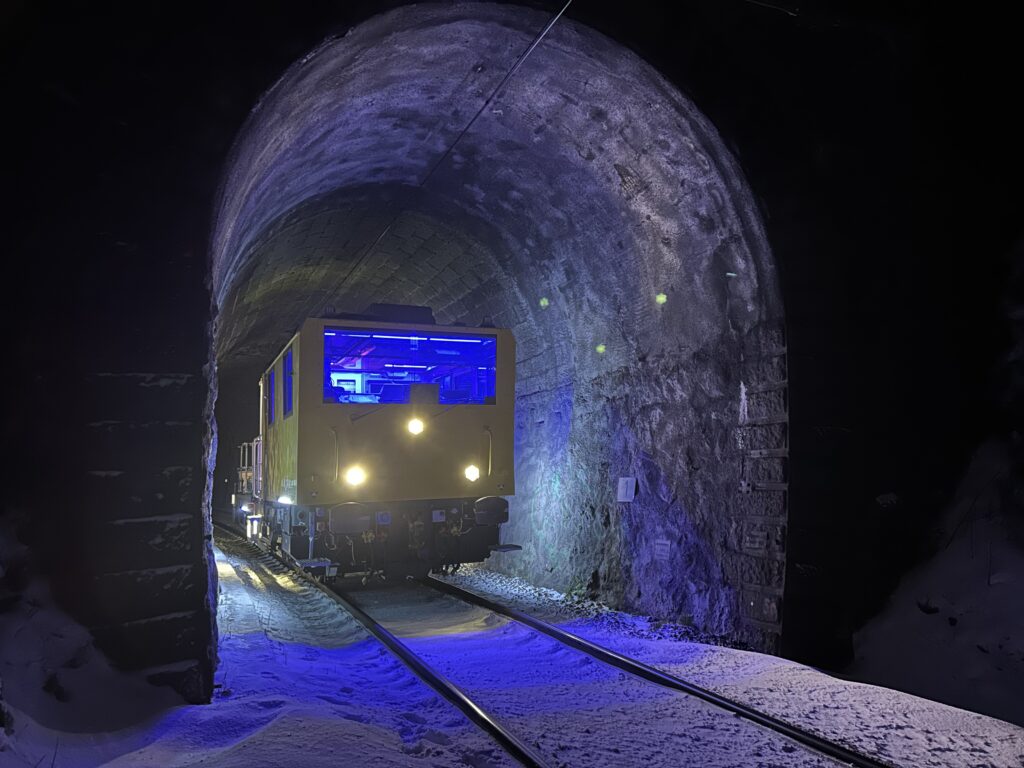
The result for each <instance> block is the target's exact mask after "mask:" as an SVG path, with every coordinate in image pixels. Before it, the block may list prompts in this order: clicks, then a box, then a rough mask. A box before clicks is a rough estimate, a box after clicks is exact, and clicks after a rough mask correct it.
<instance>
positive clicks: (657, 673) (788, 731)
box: [423, 578, 894, 768]
mask: <svg viewBox="0 0 1024 768" xmlns="http://www.w3.org/2000/svg"><path fill="white" fill-rule="evenodd" d="M423 583H424V584H426V585H427V586H428V587H430V588H431V589H434V590H437V591H438V592H442V593H444V594H448V595H452V596H453V597H456V598H458V599H460V600H464V601H466V602H467V603H472V604H473V605H477V606H479V607H481V608H484V609H486V610H489V611H493V612H494V613H497V614H500V615H502V616H505V617H507V618H509V619H511V620H513V621H517V622H519V623H520V624H523V625H525V626H527V627H530V628H531V629H533V630H536V631H537V632H541V633H543V634H545V635H547V636H548V637H552V638H554V639H555V640H558V641H559V642H560V643H563V644H565V645H567V646H569V647H570V648H574V649H576V650H578V651H581V652H582V653H585V654H587V655H588V656H591V657H592V658H594V659H597V660H598V661H601V662H604V663H605V664H608V665H610V666H612V667H615V668H616V669H620V670H622V671H623V672H626V673H627V674H630V675H633V676H634V677H638V678H640V679H642V680H646V681H648V682H651V683H654V684H655V685H660V686H662V687H664V688H669V689H671V690H675V691H679V692H681V693H684V694H687V695H689V696H693V697H695V698H698V699H701V700H702V701H706V702H708V703H709V704H713V705H714V706H716V707H719V708H721V709H723V710H725V711H727V712H730V713H732V714H734V715H737V716H739V717H743V718H745V719H747V720H749V721H751V722H752V723H756V724H757V725H760V726H762V727H764V728H768V729H770V730H772V731H775V732H777V733H779V734H782V735H783V736H786V737H787V738H790V739H792V740H793V741H796V742H798V743H799V744H801V745H802V746H803V747H805V748H807V749H810V750H813V751H815V752H818V753H820V754H823V755H827V756H828V757H830V758H832V759H834V760H837V761H839V762H840V763H842V764H844V765H851V766H856V768H894V766H893V765H892V764H890V763H885V762H881V761H879V760H878V759H877V758H874V757H871V756H870V755H864V754H861V753H860V752H856V751H854V750H852V749H850V748H848V747H846V746H844V745H842V744H838V743H836V742H834V741H830V740H828V739H824V738H822V737H821V736H818V735H817V734H815V733H812V732H810V731H807V730H804V729H802V728H797V727H796V726H794V725H791V724H789V723H787V722H785V721H783V720H780V719H778V718H777V717H773V716H772V715H768V714H765V713H763V712H760V711H758V710H756V709H754V708H752V707H748V706H747V705H745V704H742V703H740V702H738V701H733V700H732V699H729V698H726V697H725V696H721V695H719V694H717V693H714V692H713V691H709V690H708V689H706V688H702V687H700V686H698V685H694V684H693V683H690V682H687V681H686V680H683V679H682V678H679V677H676V676H674V675H669V674H667V673H665V672H662V671H661V670H659V669H655V668H654V667H651V666H649V665H647V664H644V663H643V662H640V661H637V660H635V659H630V658H628V657H626V656H622V655H621V654H618V653H616V652H614V651H611V650H609V649H607V648H602V647H601V646H599V645H595V644H594V643H591V642H590V641H588V640H584V639H583V638H581V637H577V636H576V635H574V634H572V633H570V632H566V631H565V630H564V629H560V628H559V627H556V626H554V625H553V624H549V623H548V622H546V621H542V620H541V619H538V618H536V617H534V616H530V615H529V614H527V613H523V612H522V611H518V610H516V609H515V608H510V607H508V606H506V605H502V604H501V603H498V602H495V601H493V600H491V599H489V598H487V597H484V596H483V595H479V594H477V593H475V592H471V591H469V590H467V589H463V588H461V587H457V586H455V585H454V584H451V583H449V582H446V581H442V580H440V579H435V578H427V579H425V580H424V581H423Z"/></svg>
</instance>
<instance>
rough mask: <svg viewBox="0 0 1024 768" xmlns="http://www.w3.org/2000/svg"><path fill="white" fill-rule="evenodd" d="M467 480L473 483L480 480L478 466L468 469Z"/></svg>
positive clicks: (474, 465) (472, 465)
mask: <svg viewBox="0 0 1024 768" xmlns="http://www.w3.org/2000/svg"><path fill="white" fill-rule="evenodd" d="M466 479H467V480H469V481H470V482H473V483H475V482H476V481H477V480H479V479H480V469H479V468H478V467H477V465H476V464H470V465H469V466H468V467H466Z"/></svg>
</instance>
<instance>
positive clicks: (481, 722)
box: [313, 581, 548, 768]
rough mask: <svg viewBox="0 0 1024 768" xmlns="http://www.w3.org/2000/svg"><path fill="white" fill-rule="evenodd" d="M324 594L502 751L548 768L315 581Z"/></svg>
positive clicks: (354, 608)
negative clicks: (498, 745)
mask: <svg viewBox="0 0 1024 768" xmlns="http://www.w3.org/2000/svg"><path fill="white" fill-rule="evenodd" d="M313 584H315V585H316V586H317V588H318V589H320V591H322V592H323V593H324V594H326V595H328V596H330V597H331V598H333V599H334V600H335V601H336V602H337V603H338V604H339V605H341V606H342V607H343V608H344V609H345V610H346V611H348V612H349V613H350V614H352V616H353V617H354V618H355V619H356V621H358V622H359V623H360V624H362V625H363V626H364V627H365V628H366V629H367V631H369V632H370V633H371V634H372V635H373V636H374V637H376V638H377V639H378V640H380V642H381V643H383V644H384V645H385V646H386V647H387V649H388V650H389V651H391V653H393V654H394V655H395V656H397V657H398V660H399V661H401V662H402V663H403V664H405V665H406V666H407V667H408V668H409V669H411V670H412V671H413V673H414V674H415V675H416V676H417V677H418V678H420V679H421V680H422V681H423V682H425V683H426V684H427V685H429V686H430V687H431V688H433V689H434V690H435V691H437V692H438V693H439V694H440V695H441V696H443V697H444V698H445V699H447V700H448V701H449V702H451V703H452V704H454V705H455V706H456V707H457V708H458V709H459V710H461V711H462V713H463V714H464V715H465V716H466V717H468V718H469V719H470V720H471V721H472V722H473V723H474V724H475V725H477V726H478V727H480V728H481V729H482V730H484V731H486V732H487V734H488V735H490V737H491V738H492V739H494V740H495V741H496V742H498V743H499V744H500V745H501V747H502V749H504V750H505V751H506V752H508V753H509V754H510V755H511V756H512V757H514V758H515V759H516V760H518V761H519V762H520V763H522V764H523V765H525V766H527V768H548V763H546V762H545V761H544V759H543V758H542V757H540V756H539V755H538V754H537V753H536V752H534V751H533V749H531V748H530V747H529V746H528V745H527V744H525V743H524V742H523V741H522V740H520V739H519V738H518V737H517V736H515V735H514V734H513V733H512V732H511V731H509V730H507V729H506V728H505V727H504V726H503V725H502V724H501V723H499V722H498V721H497V720H495V719H494V718H493V717H491V716H490V715H489V714H487V712H485V711H484V710H483V709H481V708H480V707H479V706H478V705H477V704H476V703H475V702H474V701H473V700H472V699H470V698H469V697H468V696H467V695H466V694H465V693H463V692H462V690H461V689H459V688H458V687H457V686H456V685H455V684H454V683H452V682H451V681H450V680H449V679H448V678H446V677H444V676H443V675H441V674H440V673H439V672H436V671H435V670H434V669H433V668H431V667H430V666H429V665H428V664H427V663H426V662H424V661H423V660H422V659H421V658H420V657H419V656H417V655H416V654H415V653H414V652H413V651H412V650H411V649H410V648H409V646H407V645H406V644H405V643H403V642H402V641H401V640H399V639H398V638H397V637H395V635H393V634H392V633H391V632H389V631H388V630H387V629H385V628H384V627H383V626H382V625H381V624H380V623H379V622H378V621H376V619H374V618H373V617H372V616H370V615H369V614H368V613H366V611H364V610H363V609H362V608H360V607H359V606H358V605H356V604H355V603H354V602H353V601H351V600H349V599H348V597H347V596H346V595H344V594H343V593H339V592H335V591H333V590H331V589H328V588H327V587H325V586H323V585H322V584H320V583H319V582H316V581H314V582H313Z"/></svg>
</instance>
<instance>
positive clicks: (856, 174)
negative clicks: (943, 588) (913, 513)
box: [3, 0, 1022, 501]
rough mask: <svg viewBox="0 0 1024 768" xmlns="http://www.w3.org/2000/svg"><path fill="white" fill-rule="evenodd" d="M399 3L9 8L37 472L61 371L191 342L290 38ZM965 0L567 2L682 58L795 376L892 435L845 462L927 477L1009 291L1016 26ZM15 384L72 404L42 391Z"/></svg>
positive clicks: (13, 285)
mask: <svg viewBox="0 0 1024 768" xmlns="http://www.w3.org/2000/svg"><path fill="white" fill-rule="evenodd" d="M398 4H399V3H394V2H380V3H375V2H369V1H368V0H362V1H360V2H350V3H343V2H336V3H328V2H300V1H298V0H293V1H292V2H287V3H285V2H278V3H270V4H264V5H260V6H259V7H258V8H257V6H256V5H254V4H242V3H223V4H222V3H209V4H195V5H189V4H187V3H186V4H183V3H180V2H175V3H171V2H156V3H138V4H132V5H128V4H125V5H124V6H123V7H116V6H106V7H103V6H102V5H101V4H85V3H79V4H73V5H67V4H58V3H52V2H51V3H22V4H21V5H15V6H13V7H8V9H7V10H5V11H3V36H4V71H5V78H6V81H7V82H6V87H5V90H6V94H5V96H6V102H7V104H8V110H7V111H6V120H5V122H6V123H7V124H8V128H13V138H9V144H8V147H9V152H8V158H9V160H8V162H9V164H11V165H12V166H13V169H12V170H11V171H10V172H9V174H8V177H7V178H8V183H7V190H6V191H7V200H8V203H7V206H6V209H7V213H8V215H9V216H10V217H11V225H10V228H11V229H12V230H13V231H14V238H13V241H10V240H9V241H8V246H7V249H6V250H7V253H8V255H9V258H8V261H7V269H8V274H7V281H6V285H7V288H8V292H7V297H8V303H7V304H8V310H9V312H10V315H9V319H8V327H9V328H11V329H12V331H15V333H14V335H15V337H16V344H15V348H14V350H13V354H14V355H15V356H16V358H17V359H18V361H19V363H18V366H17V370H18V371H19V372H20V373H19V376H18V377H17V381H16V385H17V387H16V391H17V395H16V397H10V398H8V400H7V402H8V418H7V423H8V430H11V431H9V443H11V442H13V443H14V444H16V445H18V446H25V445H27V446H28V451H27V452H24V453H22V452H21V451H19V454H20V458H21V459H22V460H23V461H24V462H25V464H24V476H25V477H26V478H27V479H28V480H29V481H30V482H27V483H25V484H24V488H23V490H24V491H25V493H31V492H32V491H31V489H32V488H35V487H38V485H36V483H46V482H47V475H46V467H47V463H48V462H50V461H52V460H53V457H54V456H55V455H56V454H58V453H59V451H57V452H55V450H54V442H53V437H54V436H55V435H56V436H59V435H63V434H65V433H66V430H67V429H68V426H67V425H68V424H69V423H71V422H74V414H75V405H74V402H73V400H74V399H73V397H71V392H70V391H69V389H70V388H69V387H68V386H66V384H67V383H68V382H70V381H73V380H74V379H75V378H76V376H78V375H80V374H81V373H83V372H88V371H104V370H116V371H126V370H142V371H149V370H161V371H178V370H183V371H198V369H199V368H200V367H201V366H202V364H203V363H204V361H205V355H206V352H207V350H206V348H205V346H204V342H203V333H204V325H205V322H206V319H207V316H206V312H207V302H208V299H207V296H206V293H205V289H204V287H203V281H204V275H205V268H206V258H207V254H206V247H207V238H208V232H209V227H210V216H211V212H212V209H213V202H214V195H215V190H216V184H217V179H218V174H219V172H220V167H221V164H222V162H223V159H224V157H225V155H226V153H227V150H228V148H229V146H230V143H231V140H232V138H233V136H234V134H235V132H236V131H237V130H238V128H239V127H240V125H241V123H242V121H243V120H244V118H245V116H246V114H247V112H248V110H249V108H250V107H251V106H252V105H253V104H254V103H255V101H256V100H257V99H258V97H259V95H260V93H261V92H262V91H263V90H265V89H266V88H267V87H269V86H270V85H271V84H272V82H273V81H274V80H275V79H276V77H277V76H278V75H279V74H280V73H281V72H282V71H283V70H284V69H285V68H286V67H287V66H288V65H289V64H290V63H291V62H292V61H294V60H295V59H296V58H298V57H299V56H301V55H302V54H303V53H305V52H306V51H307V50H308V49H310V48H311V47H312V46H314V45H315V44H316V43H318V42H319V41H320V40H321V39H323V37H325V36H326V35H328V34H332V33H334V34H343V33H344V32H345V30H347V29H348V28H349V27H351V26H352V25H354V24H356V23H358V22H359V21H360V20H361V19H364V18H366V17H367V16H369V15H372V14H373V13H375V12H377V11H379V10H386V9H387V8H390V7H394V6H395V5H398ZM532 5H534V6H535V7H541V8H545V9H550V10H554V9H555V7H556V6H555V4H554V3H547V2H538V3H532ZM675 5H678V6H679V7H678V8H674V9H673V10H672V11H669V10H667V8H668V7H670V6H675ZM971 7H972V9H975V10H973V11H972V13H971V14H970V15H969V16H967V15H962V16H950V17H948V18H944V19H938V18H934V17H933V15H932V14H933V13H935V11H934V10H932V4H928V3H917V4H914V3H866V4H865V3H855V2H848V3H838V2H822V3H810V2H808V3H799V4H798V3H797V2H794V1H793V0H780V1H779V2H778V3H775V4H774V7H772V6H770V5H769V4H762V3H755V2H744V1H743V0H695V1H691V2H680V3H678V4H668V3H653V2H652V3H642V2H641V3H636V2H634V3H621V2H615V3H613V2H592V1H591V2H588V1H587V0H577V2H576V3H575V4H574V6H573V7H572V9H571V10H570V12H569V15H570V17H572V18H575V19H577V20H580V21H582V22H584V23H588V24H591V25H592V26H594V27H596V28H597V29H599V30H601V31H603V32H605V33H606V34H608V35H610V36H612V37H614V38H616V39H618V40H620V41H621V42H623V43H624V44H626V45H628V46H630V47H632V48H633V49H634V50H636V51H637V52H638V53H640V54H641V55H642V56H644V57H645V58H646V59H648V60H649V61H650V62H651V63H653V64H654V65H655V66H657V67H658V68H659V69H660V70H661V71H662V72H663V73H664V74H665V75H666V76H667V77H668V78H669V79H671V80H673V81H674V82H676V83H677V84H678V85H679V87H680V88H681V89H682V90H683V91H684V92H685V93H687V94H688V95H689V96H690V97H691V98H693V99H694V101H695V102H696V103H697V105H698V107H700V108H701V109H702V110H703V111H704V112H705V113H706V114H707V115H708V116H709V117H710V118H711V119H712V121H713V122H714V123H715V124H716V126H717V127H718V128H719V130H720V131H721V133H722V135H723V137H724V138H725V140H726V143H727V145H728V146H730V147H731V148H732V150H733V151H734V152H735V153H736V154H737V156H738V157H739V160H740V162H741V165H742V166H743V168H744V170H745V172H746V173H747V176H748V180H749V181H750V184H751V186H752V187H753V189H754V191H755V193H756V195H757V197H758V199H759V200H760V202H761V205H762V206H763V212H764V215H765V217H766V223H767V227H768V233H769V237H770V239H771V241H772V246H773V248H774V250H775V252H776V255H777V257H778V260H779V265H780V271H781V274H782V278H783V283H782V284H783V291H784V300H785V301H786V303H787V318H788V323H789V324H790V335H791V341H792V338H793V337H794V335H802V338H804V339H807V340H808V343H807V344H806V345H805V347H804V349H805V353H804V358H803V359H802V360H801V359H795V360H794V361H793V371H792V376H794V377H796V376H803V377H804V379H805V386H809V385H806V381H807V380H808V379H812V378H814V377H817V376H819V374H820V372H821V371H823V370H824V369H826V368H827V370H828V374H827V376H826V375H824V374H820V375H823V376H824V378H823V381H824V382H825V383H823V384H822V388H823V390H827V391H822V392H819V394H818V395H817V396H818V397H819V398H828V397H830V396H831V394H830V393H832V392H834V394H835V397H836V398H837V400H838V401H841V402H846V403H855V404H854V405H852V406H849V405H848V406H847V407H845V409H843V408H840V409H839V410H838V411H837V413H836V416H835V418H836V422H837V425H838V427H837V428H840V429H846V428H847V424H848V422H853V421H858V420H861V419H863V420H865V423H866V424H867V425H868V426H867V427H866V433H865V434H866V438H865V439H864V440H863V441H862V442H861V443H859V444H858V446H857V448H856V450H857V451H858V452H859V453H863V452H864V451H865V450H868V451H870V449H871V446H872V444H873V443H877V444H879V445H881V444H885V443H888V444H890V445H889V450H887V451H885V450H883V451H880V452H879V453H878V455H877V456H873V457H872V458H870V459H867V458H865V457H864V456H863V455H857V456H851V455H837V456H836V457H835V459H836V461H841V462H845V463H846V464H847V465H848V466H849V467H850V469H848V470H847V472H846V474H845V475H844V477H846V478H850V477H855V476H856V475H857V474H858V473H860V472H867V473H869V474H872V476H873V477H876V478H878V477H881V478H886V477H891V478H892V479H893V482H894V483H897V482H898V478H899V477H900V476H905V475H907V474H912V475H913V474H916V475H920V476H922V477H924V479H925V480H926V481H928V482H932V481H933V482H932V484H933V486H934V487H935V489H936V499H935V500H936V501H938V496H940V495H941V493H940V492H942V491H943V490H944V489H946V490H948V485H949V482H950V481H951V479H952V478H953V477H955V473H956V472H957V471H958V469H959V467H960V466H961V463H962V461H963V458H964V456H965V454H966V452H967V451H968V450H970V448H971V447H972V446H973V445H974V444H975V443H976V441H977V440H978V439H979V437H981V436H982V435H983V434H984V433H985V432H987V431H990V430H992V429H995V428H999V427H1000V418H1001V416H1000V414H999V413H998V412H997V411H996V410H995V408H994V406H993V402H994V398H993V392H994V387H995V383H994V382H995V371H996V368H997V362H998V360H999V358H1000V355H1001V354H1002V353H1003V351H1004V349H1005V345H1006V344H1007V343H1008V339H1007V336H1006V333H1005V330H1004V328H1003V323H1002V319H1001V314H1000V296H1001V294H1000V291H1001V289H1002V285H1003V283H1004V282H1005V279H1006V274H1007V272H1008V265H1009V260H1008V256H1007V254H1008V251H1009V249H1010V247H1011V245H1012V243H1013V242H1014V240H1015V238H1017V237H1019V236H1020V233H1021V219H1020V211H1021V207H1020V201H1021V195H1020V194H1019V189H1018V184H1019V182H1018V179H1019V178H1020V176H1021V170H1022V167H1021V153H1020V151H1019V149H1018V147H1017V143H1018V140H1019V136H1020V135H1022V134H1021V132H1020V128H1021V125H1020V121H1019V120H1018V119H1016V118H1012V117H1011V112H1012V109H1013V108H1014V107H1015V106H1016V105H1015V104H1014V103H1013V99H1014V98H1015V91H1016V90H1018V89H1019V84H1018V79H1017V69H1018V68H1019V66H1018V63H1017V62H1016V61H1015V60H1014V54H1013V50H1014V46H1013V45H1011V42H1012V41H1011V40H1010V39H1009V38H1010V36H1011V34H1012V29H1011V25H1010V24H1009V21H1008V20H1000V19H999V18H998V17H997V16H995V15H994V14H993V13H992V12H990V11H979V10H976V6H973V5H972V6H971ZM993 7H998V6H995V5H993ZM797 8H799V11H798V12H797V14H796V15H791V14H790V13H789V12H787V9H788V10H794V9H797ZM924 9H927V11H925V10H924ZM15 329H16V330H15ZM57 334H59V337H60V342H59V344H51V343H47V338H48V337H50V336H51V335H57ZM810 389H812V390H813V387H810ZM26 400H27V401H28V402H29V403H33V404H35V405H37V406H40V405H43V404H50V403H53V402H55V401H60V402H66V403H68V412H62V413H60V414H59V415H58V414H54V413H52V412H48V413H45V414H44V415H42V416H40V414H39V412H38V411H35V412H33V411H32V410H30V409H26V408H24V407H23V404H24V402H25V401H26ZM910 403H913V404H914V405H915V407H913V408H908V404H910ZM799 407H800V404H799V403H796V402H794V404H793V409H794V414H797V413H798V409H799ZM69 420H70V421H69ZM896 422H901V423H902V426H900V427H899V428H898V429H894V432H895V435H893V434H890V427H892V426H893V425H894V424H895V423H896ZM72 428H73V427H72ZM915 440H917V441H918V442H915ZM921 442H927V443H932V442H934V443H936V444H941V446H942V447H941V450H940V449H936V450H933V451H931V452H930V453H929V452H927V451H926V452H924V453H920V452H919V449H920V445H919V444H920V443H921ZM862 490H863V492H864V493H867V494H871V495H873V494H874V493H877V492H878V489H877V488H874V487H873V488H865V489H862Z"/></svg>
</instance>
